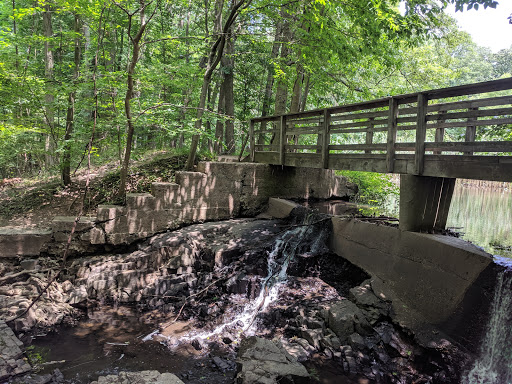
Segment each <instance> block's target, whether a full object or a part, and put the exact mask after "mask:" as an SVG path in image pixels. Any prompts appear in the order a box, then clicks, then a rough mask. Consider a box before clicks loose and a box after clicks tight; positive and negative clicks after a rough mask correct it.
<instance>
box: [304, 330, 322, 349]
mask: <svg viewBox="0 0 512 384" xmlns="http://www.w3.org/2000/svg"><path fill="white" fill-rule="evenodd" d="M323 335H324V334H323V332H322V330H321V329H304V328H302V329H301V336H302V337H303V338H304V339H306V340H307V341H308V343H309V344H310V345H311V346H312V347H313V348H315V349H316V350H319V349H320V341H321V340H322V339H323Z"/></svg>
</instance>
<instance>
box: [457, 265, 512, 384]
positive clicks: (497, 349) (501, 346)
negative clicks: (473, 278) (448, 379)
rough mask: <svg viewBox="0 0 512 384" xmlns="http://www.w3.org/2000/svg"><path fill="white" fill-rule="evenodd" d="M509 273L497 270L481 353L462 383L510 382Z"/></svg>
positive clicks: (511, 312)
mask: <svg viewBox="0 0 512 384" xmlns="http://www.w3.org/2000/svg"><path fill="white" fill-rule="evenodd" d="M511 284H512V272H511V271H507V270H505V271H502V272H500V273H499V275H498V278H497V282H496V287H495V292H494V299H493V302H492V305H491V314H490V318H489V323H488V325H487V333H486V335H485V338H484V340H483V344H482V347H481V351H480V356H479V358H478V359H477V361H475V363H474V365H473V367H472V368H471V370H470V371H469V373H468V374H467V376H466V377H465V378H464V379H463V383H464V384H512V327H511V325H510V324H511V323H510V318H511V316H512V290H511Z"/></svg>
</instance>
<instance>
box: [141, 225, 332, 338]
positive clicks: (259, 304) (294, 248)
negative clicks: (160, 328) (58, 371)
mask: <svg viewBox="0 0 512 384" xmlns="http://www.w3.org/2000/svg"><path fill="white" fill-rule="evenodd" d="M310 221H311V218H306V219H305V220H304V223H303V224H300V225H297V226H294V227H292V228H291V229H289V230H287V231H286V232H284V233H283V234H282V235H280V236H279V237H278V238H277V239H276V241H275V243H274V246H273V248H272V250H271V251H269V252H268V259H267V275H266V276H265V278H263V279H262V283H261V287H260V292H259V294H258V297H257V298H256V299H254V300H253V301H251V302H250V303H249V304H247V305H246V307H245V308H244V310H243V311H242V312H241V313H240V314H238V315H237V316H235V317H234V318H233V319H231V320H229V321H226V322H224V323H223V324H221V325H219V326H218V327H216V328H215V329H214V330H212V331H210V332H201V333H194V332H192V333H190V334H188V335H183V336H180V338H179V341H180V342H191V341H193V340H195V339H199V340H207V339H210V338H212V337H214V336H216V335H219V334H221V333H222V332H224V330H226V329H230V328H236V331H237V333H238V334H242V333H244V334H245V335H251V334H253V333H254V329H255V323H256V321H255V320H256V317H257V316H258V314H259V313H261V312H264V311H265V310H266V309H267V308H268V307H269V306H270V305H271V304H272V303H274V302H275V301H276V300H277V299H278V298H279V291H280V289H281V287H282V286H283V285H284V284H285V283H286V281H287V278H288V273H287V271H288V266H289V265H290V263H291V262H292V261H293V259H294V257H295V255H297V254H298V253H299V252H300V253H307V254H316V253H318V252H319V250H321V249H322V247H325V244H323V240H324V237H323V236H322V235H319V234H318V233H317V234H316V235H317V236H314V235H315V234H314V233H312V230H311V229H312V228H313V227H314V224H315V223H310ZM322 230H323V229H322ZM313 236H314V237H313ZM158 334H159V333H158V332H157V331H155V332H153V333H151V334H149V335H147V336H146V337H145V338H144V340H150V339H152V338H153V336H155V335H158Z"/></svg>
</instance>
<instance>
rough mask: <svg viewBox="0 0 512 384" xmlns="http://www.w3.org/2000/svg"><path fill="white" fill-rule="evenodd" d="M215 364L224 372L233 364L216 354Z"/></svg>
mask: <svg viewBox="0 0 512 384" xmlns="http://www.w3.org/2000/svg"><path fill="white" fill-rule="evenodd" d="M213 364H215V366H216V367H217V368H219V370H220V371H222V372H225V371H227V370H229V369H230V368H231V365H230V364H229V363H228V362H227V361H226V360H224V359H222V358H220V357H219V356H215V357H214V358H213Z"/></svg>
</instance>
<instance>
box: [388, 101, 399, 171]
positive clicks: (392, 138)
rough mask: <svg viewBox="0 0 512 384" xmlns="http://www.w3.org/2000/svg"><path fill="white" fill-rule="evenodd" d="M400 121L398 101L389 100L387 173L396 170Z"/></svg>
mask: <svg viewBox="0 0 512 384" xmlns="http://www.w3.org/2000/svg"><path fill="white" fill-rule="evenodd" d="M397 119H398V100H397V99H395V98H393V97H392V98H391V99H389V115H388V139H387V148H386V166H387V171H388V172H389V173H392V172H393V171H394V170H395V143H396V130H397Z"/></svg>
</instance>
